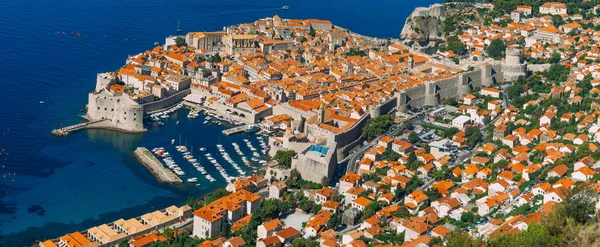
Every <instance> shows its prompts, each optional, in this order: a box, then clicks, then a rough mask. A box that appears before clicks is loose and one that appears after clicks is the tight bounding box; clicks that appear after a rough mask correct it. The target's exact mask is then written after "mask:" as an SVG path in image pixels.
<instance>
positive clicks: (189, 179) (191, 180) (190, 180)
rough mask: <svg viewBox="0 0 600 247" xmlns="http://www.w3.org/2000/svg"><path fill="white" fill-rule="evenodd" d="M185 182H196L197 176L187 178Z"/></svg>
mask: <svg viewBox="0 0 600 247" xmlns="http://www.w3.org/2000/svg"><path fill="white" fill-rule="evenodd" d="M187 182H188V183H197V182H198V178H188V179H187Z"/></svg>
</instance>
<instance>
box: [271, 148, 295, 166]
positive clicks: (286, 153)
mask: <svg viewBox="0 0 600 247" xmlns="http://www.w3.org/2000/svg"><path fill="white" fill-rule="evenodd" d="M294 156H296V151H294V150H277V153H275V156H273V159H274V160H276V161H277V164H279V165H280V166H283V167H285V168H290V167H292V158H294Z"/></svg>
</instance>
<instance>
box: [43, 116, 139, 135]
mask: <svg viewBox="0 0 600 247" xmlns="http://www.w3.org/2000/svg"><path fill="white" fill-rule="evenodd" d="M83 118H85V119H87V118H86V117H85V116H84V117H83ZM85 129H108V130H116V131H120V132H124V133H144V132H146V129H144V130H142V131H131V130H125V129H122V128H118V127H116V126H115V125H114V124H112V123H111V121H110V119H99V120H92V121H89V122H85V123H78V124H74V125H69V126H67V127H61V128H58V129H54V130H52V131H51V132H50V133H52V134H53V135H55V136H68V135H70V134H72V133H74V132H77V131H80V130H85Z"/></svg>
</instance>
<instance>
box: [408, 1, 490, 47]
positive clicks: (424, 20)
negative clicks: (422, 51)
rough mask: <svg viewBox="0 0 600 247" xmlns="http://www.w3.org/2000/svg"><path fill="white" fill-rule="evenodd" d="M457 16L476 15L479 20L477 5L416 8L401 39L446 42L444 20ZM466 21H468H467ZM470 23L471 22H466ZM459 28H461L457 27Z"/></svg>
mask: <svg viewBox="0 0 600 247" xmlns="http://www.w3.org/2000/svg"><path fill="white" fill-rule="evenodd" d="M457 15H462V16H466V15H474V16H475V18H473V19H478V17H477V15H478V13H477V10H476V5H472V4H434V5H431V6H429V7H427V8H423V7H419V8H416V9H415V10H414V11H413V12H412V14H411V15H410V16H409V17H408V18H406V22H405V23H404V28H402V32H401V33H400V38H401V39H404V40H407V41H417V42H424V41H445V40H446V38H445V34H444V32H443V31H444V20H446V19H447V18H452V17H455V16H457ZM465 21H466V20H465ZM466 22H469V21H466ZM457 28H459V27H457Z"/></svg>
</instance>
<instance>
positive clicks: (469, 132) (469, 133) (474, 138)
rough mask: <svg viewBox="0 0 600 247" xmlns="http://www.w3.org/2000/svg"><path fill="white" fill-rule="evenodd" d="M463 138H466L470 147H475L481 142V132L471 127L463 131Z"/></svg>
mask: <svg viewBox="0 0 600 247" xmlns="http://www.w3.org/2000/svg"><path fill="white" fill-rule="evenodd" d="M465 136H466V137H467V143H468V144H469V146H471V147H475V145H476V144H477V143H478V142H479V141H480V140H481V138H482V135H481V130H480V129H479V128H477V127H474V126H471V127H468V128H467V129H466V130H465Z"/></svg>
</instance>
